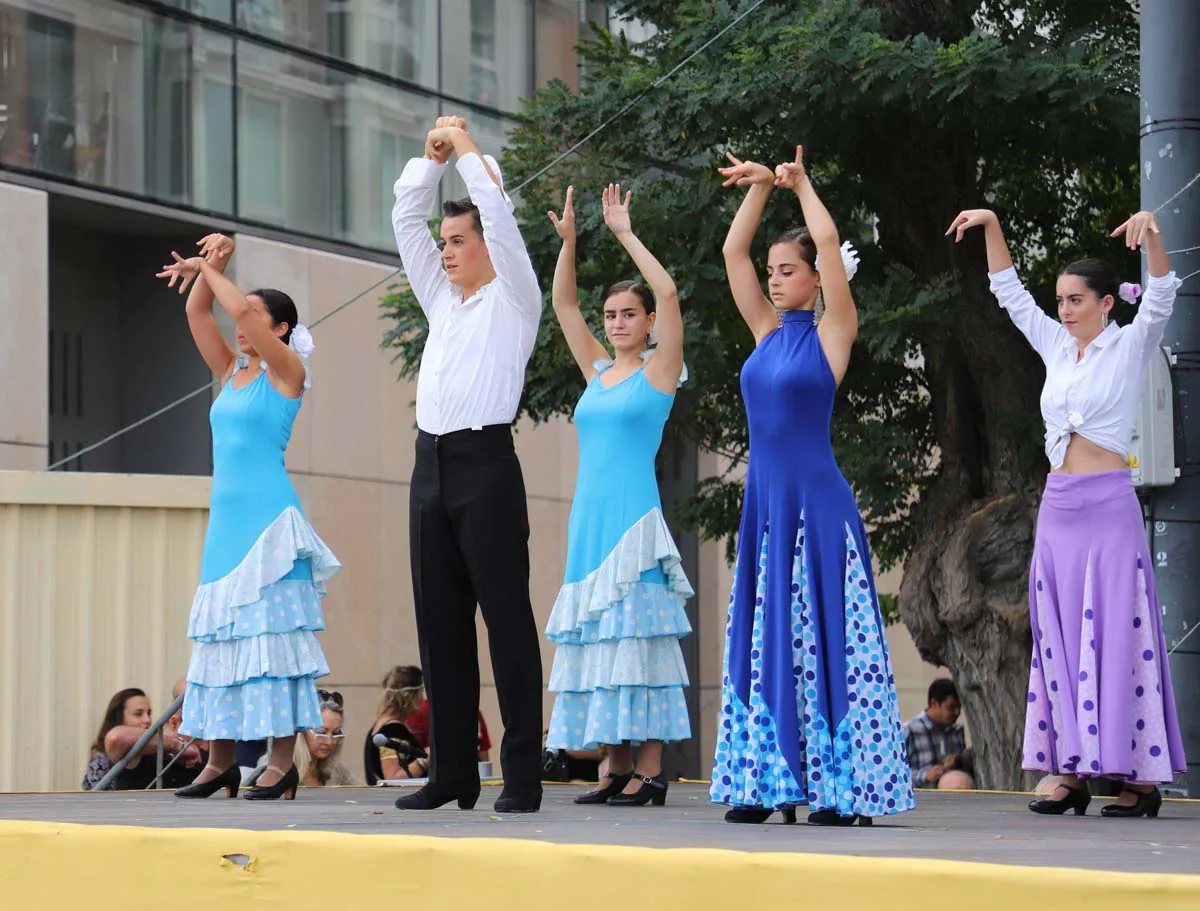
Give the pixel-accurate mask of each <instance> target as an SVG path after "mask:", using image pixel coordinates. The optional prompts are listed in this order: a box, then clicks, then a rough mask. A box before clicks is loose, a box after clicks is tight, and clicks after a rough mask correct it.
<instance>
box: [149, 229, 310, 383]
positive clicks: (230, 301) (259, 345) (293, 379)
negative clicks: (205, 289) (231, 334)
mask: <svg viewBox="0 0 1200 911" xmlns="http://www.w3.org/2000/svg"><path fill="white" fill-rule="evenodd" d="M171 256H173V257H174V258H175V262H174V263H172V264H171V265H169V266H163V271H162V272H160V273H158V277H160V278H167V277H170V278H171V284H172V285H173V284H174V281H175V278H176V277H178V278H183V279H184V287H186V286H187V284H188V283H189V282H191V281H192V280H193V279H198V278H203V279H204V281H205V282H207V283H208V286H209V287H210V288H211V289H212V292H213V294H215V295H216V298H217V302H218V303H219V304H220V305H221V306H222V307H223V308H225V312H226V313H228V314H229V315H230V316H231V317H233V321H234V322H235V323H237V328H238V332H240V333H241V334H242V335H244V336H245V337H246V340H247V341H249V342H250V344H251V345H253V346H254V350H255V351H257V352H258V356H259V357H261V358H262V359H263V360H264V361H266V363H267V367H269V368H270V370H271V373H272V374H274V376H275V378H276V380H277V381H278V383H277V388H279V390H280V392H282V393H284V394H285V395H289V396H291V397H292V398H298V397H299V396H300V390H301V389H302V388H303V387H304V374H305V370H304V364H303V363H301V361H300V356H299V355H298V354H296V352H295V351H293V350H292V349H291V348H289V347H288V346H287V345H285V344H284V343H283V342H282V341H281V340H280V338H279V336H278V335H276V334H275V327H273V326H272V325H271V318H270V314H269V313H267V314H265V316H264V313H263V312H262V311H263V308H264V307H265V306H266V303H265V302H264V301H259V302H257V304H255V305H252V304H251V302H250V301H249V300H248V299H247V298H246V295H244V294H243V293H242V292H241V291H239V290H238V287H237V285H235V284H234V283H233V282H231V281H230V280H229V279H228V278H227V277H226V276H225V275H224V274H223V273H222V272H221V271H220V270H218V269H217V268H216V267H215V266H214V265H213V264H212V263H210V262H209V261H208V260H207V259H205V258H204V257H202V256H194V257H192V258H191V259H184V258H183V257H182V256H180V255H179V254H178V253H176V252H175V251H173V250H172V251H171ZM289 328H291V329H295V328H296V327H295V326H291V327H289Z"/></svg>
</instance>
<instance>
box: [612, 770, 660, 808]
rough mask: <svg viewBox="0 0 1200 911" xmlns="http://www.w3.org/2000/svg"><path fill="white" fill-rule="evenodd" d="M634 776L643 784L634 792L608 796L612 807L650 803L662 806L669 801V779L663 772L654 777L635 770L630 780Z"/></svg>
mask: <svg viewBox="0 0 1200 911" xmlns="http://www.w3.org/2000/svg"><path fill="white" fill-rule="evenodd" d="M634 778H636V779H637V780H638V781H640V782H641V783H642V786H641V787H640V788H638V789H637V790H636V791H634V792H633V793H632V794H614V795H613V796H612V797H610V798H608V805H609V806H610V807H644V806H645V805H646V804H648V803H649V804H653V805H654V806H656V807H661V806H662V805H663V804H665V803H666V802H667V779H666V777H665V776H664V775H663V773H662V772H659V773H658V774H657V775H655V776H654V777H653V778H651V777H650V776H648V775H641V774H638V773H637V772H634V773H633V774H632V775H631V776H630V780H633V779H634Z"/></svg>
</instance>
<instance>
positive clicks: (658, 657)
mask: <svg viewBox="0 0 1200 911" xmlns="http://www.w3.org/2000/svg"><path fill="white" fill-rule="evenodd" d="M693 594H694V592H693V590H692V587H691V585H689V583H688V580H687V577H686V576H685V575H684V572H683V568H682V566H681V565H680V557H679V551H678V550H677V549H676V547H675V542H674V541H673V540H672V539H671V534H670V532H669V530H668V529H667V524H666V520H665V519H664V518H663V515H662V512H661V511H660V510H658V509H657V508H656V509H653V510H651V511H650V512H649V513H647V514H646V515H645V516H643V517H642V518H641V519H640V520H638V522H637V523H635V524H634V525H633V527H631V528H630V529H629V530H628V531H627V532H626V533H625V534H624V535H623V536H622V537H621V540H620V541H619V542H618V543H617V546H616V547H615V548H613V550H612V552H611V553H609V554H608V555H607V556H606V557H605V558H604V560H603V561H602V562H601V564H600V565H599V566H598V567H597V568H596V569H594V570H593V571H592V572H590V573H588V575H587V576H586V577H585V578H584V579H582V580H580V581H578V582H572V583H569V584H566V585H564V586H563V587H562V589H561V590H560V591H559V593H558V597H557V599H555V602H554V609H553V610H552V611H551V613H550V620H549V622H548V623H547V626H546V637H547V638H548V639H549V640H550V641H551V642H554V643H556V645H557V646H558V648H557V650H556V652H555V655H554V665H553V668H552V669H551V671H550V685H549V688H550V691H551V692H553V693H555V694H556V696H555V700H554V710H553V712H552V713H551V716H550V728H549V733H548V736H547V741H546V746H547V748H548V749H552V750H556V749H567V750H582V749H591V748H594V747H596V746H597V745H599V744H617V743H624V742H630V743H644V742H645V741H648V740H662V741H679V740H687V739H688V738H689V737H690V736H691V725H690V723H689V720H688V710H687V702H686V699H685V697H684V687H685V686H687V684H688V677H687V670H686V668H685V667H684V663H683V652H682V650H681V649H680V647H679V640H680V639H681V638H682V637H683V636H686V635H687V634H688V633H690V632H691V631H692V628H691V624H690V623H689V622H688V618H687V612H686V611H685V610H684V603H685V602H686V601H687V599H688V598H690V597H692V595H693Z"/></svg>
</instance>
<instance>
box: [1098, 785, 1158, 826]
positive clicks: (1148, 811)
mask: <svg viewBox="0 0 1200 911" xmlns="http://www.w3.org/2000/svg"><path fill="white" fill-rule="evenodd" d="M1124 790H1125V791H1127V792H1128V793H1130V794H1136V795H1137V802H1136V803H1134V804H1132V805H1131V806H1127V807H1123V806H1121V805H1120V804H1116V803H1110V804H1109V805H1108V806H1106V807H1104V808H1102V809H1101V810H1100V815H1101V816H1103V817H1105V818H1106V819H1113V818H1115V819H1137V818H1138V817H1139V816H1145V817H1146V818H1147V819H1157V818H1158V811H1159V809H1160V808H1161V807H1162V802H1163V796H1162V791H1160V790H1159V789H1158V788H1154V789H1152V790H1149V791H1135V790H1133V789H1132V788H1125V789H1124Z"/></svg>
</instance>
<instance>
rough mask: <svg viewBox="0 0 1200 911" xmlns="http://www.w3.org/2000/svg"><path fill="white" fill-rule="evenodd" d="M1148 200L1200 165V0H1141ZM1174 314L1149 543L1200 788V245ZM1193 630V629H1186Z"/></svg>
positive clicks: (1181, 262)
mask: <svg viewBox="0 0 1200 911" xmlns="http://www.w3.org/2000/svg"><path fill="white" fill-rule="evenodd" d="M1140 37H1141V109H1140V122H1139V124H1138V126H1139V130H1140V136H1141V150H1140V152H1141V155H1140V158H1141V160H1140V165H1141V175H1142V208H1143V209H1147V210H1150V211H1154V210H1156V209H1158V208H1159V207H1160V206H1162V205H1163V203H1164V202H1166V201H1167V200H1168V199H1170V197H1171V196H1172V195H1174V194H1175V193H1176V192H1177V191H1178V190H1179V189H1180V188H1181V187H1183V186H1185V185H1186V184H1187V183H1188V181H1190V180H1191V179H1192V178H1193V177H1194V176H1195V175H1196V174H1197V172H1200V54H1198V53H1197V52H1196V48H1197V47H1200V0H1142V3H1141V36H1140ZM1158 223H1159V226H1160V227H1161V229H1162V236H1163V238H1164V240H1165V242H1166V244H1167V250H1169V251H1170V250H1183V249H1186V248H1188V247H1194V246H1197V245H1200V183H1197V184H1196V185H1194V186H1193V187H1192V188H1191V189H1190V190H1188V191H1187V192H1186V193H1184V194H1183V195H1181V196H1180V197H1179V198H1178V199H1176V200H1174V201H1173V202H1171V203H1169V204H1168V205H1166V206H1165V207H1163V209H1162V211H1161V212H1159V213H1158ZM1171 268H1172V269H1174V270H1175V274H1176V275H1178V276H1179V277H1180V278H1184V277H1185V276H1190V277H1189V278H1187V280H1186V281H1185V282H1184V283H1183V286H1182V287H1180V289H1179V292H1178V295H1179V296H1178V298H1177V300H1176V303H1175V312H1174V314H1173V315H1172V317H1171V321H1170V323H1168V324H1167V331H1166V335H1165V337H1164V338H1163V341H1162V344H1163V345H1165V346H1167V347H1168V348H1170V349H1171V353H1172V354H1173V355H1175V356H1176V358H1177V360H1176V363H1175V366H1174V367H1173V368H1172V370H1171V380H1172V385H1173V387H1174V390H1175V408H1176V415H1175V427H1176V434H1175V438H1176V446H1175V452H1176V463H1177V465H1178V467H1179V468H1180V469H1181V472H1182V473H1181V476H1180V478H1179V479H1178V480H1177V481H1176V482H1175V484H1174V486H1172V487H1167V488H1160V489H1158V490H1157V491H1155V492H1151V494H1150V497H1151V499H1150V506H1151V508H1150V542H1151V545H1150V549H1151V554H1152V556H1153V558H1154V571H1155V577H1156V579H1157V582H1158V596H1159V603H1160V605H1161V609H1162V616H1163V628H1164V630H1165V632H1166V638H1167V649H1168V651H1170V650H1172V649H1174V651H1173V652H1172V654H1171V658H1170V662H1171V676H1172V680H1173V684H1174V690H1175V701H1176V704H1177V705H1178V707H1179V720H1180V724H1181V726H1182V729H1183V730H1182V732H1183V745H1184V750H1185V752H1186V753H1187V758H1188V765H1189V768H1188V774H1187V776H1186V777H1185V778H1184V779H1183V780H1179V779H1177V780H1176V784H1177V785H1181V786H1183V787H1184V788H1186V789H1187V793H1188V794H1189V795H1190V796H1192V797H1196V796H1200V718H1198V716H1197V714H1196V711H1195V707H1196V705H1197V703H1198V702H1200V630H1196V627H1197V626H1198V625H1200V274H1197V275H1192V274H1191V273H1193V272H1197V271H1200V252H1191V253H1183V254H1176V255H1174V256H1172V257H1171ZM1192 630H1196V632H1195V633H1194V635H1192V636H1190V637H1189V638H1188V639H1186V641H1184V637H1185V636H1187V635H1188V633H1189V632H1190V631H1192Z"/></svg>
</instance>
